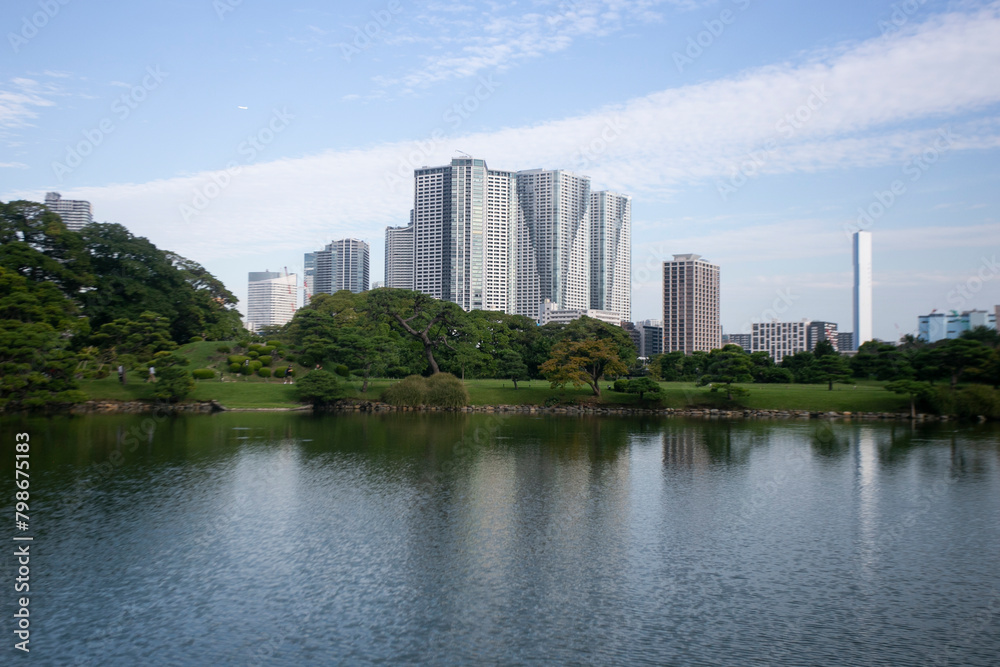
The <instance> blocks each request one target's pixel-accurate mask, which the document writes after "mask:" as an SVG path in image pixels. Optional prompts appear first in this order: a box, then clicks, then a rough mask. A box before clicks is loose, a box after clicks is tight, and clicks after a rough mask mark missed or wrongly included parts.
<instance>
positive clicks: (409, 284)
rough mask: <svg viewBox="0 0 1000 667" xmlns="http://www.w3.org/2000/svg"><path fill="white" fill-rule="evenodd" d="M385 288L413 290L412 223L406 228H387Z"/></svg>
mask: <svg viewBox="0 0 1000 667" xmlns="http://www.w3.org/2000/svg"><path fill="white" fill-rule="evenodd" d="M410 217H411V219H412V217H413V215H412V213H411V215H410ZM385 286H386V287H395V288H397V289H409V290H411V289H413V223H412V222H410V224H408V225H406V226H405V227H386V228H385Z"/></svg>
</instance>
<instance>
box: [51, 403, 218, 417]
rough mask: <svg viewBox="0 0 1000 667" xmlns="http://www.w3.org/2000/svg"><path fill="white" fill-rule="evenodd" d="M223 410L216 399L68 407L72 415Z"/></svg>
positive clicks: (190, 412)
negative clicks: (199, 401) (196, 401)
mask: <svg viewBox="0 0 1000 667" xmlns="http://www.w3.org/2000/svg"><path fill="white" fill-rule="evenodd" d="M221 410H225V408H224V407H222V406H221V405H219V403H218V401H205V402H201V403H160V402H150V401H86V402H84V403H77V404H76V405H74V406H72V407H71V408H70V412H71V413H72V414H74V415H90V414H113V413H115V414H137V415H138V414H150V413H154V414H160V415H176V414H206V413H212V412H219V411H221Z"/></svg>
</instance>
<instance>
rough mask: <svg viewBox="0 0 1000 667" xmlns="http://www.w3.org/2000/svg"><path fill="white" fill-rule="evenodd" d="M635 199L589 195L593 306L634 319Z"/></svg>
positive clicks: (624, 317) (610, 194)
mask: <svg viewBox="0 0 1000 667" xmlns="http://www.w3.org/2000/svg"><path fill="white" fill-rule="evenodd" d="M631 282H632V198H631V197H628V196H626V195H620V194H618V193H616V192H607V191H602V192H592V193H591V194H590V307H591V308H593V309H595V310H608V311H611V312H614V313H618V315H619V316H620V317H621V319H622V320H623V321H630V320H631V319H632V284H631Z"/></svg>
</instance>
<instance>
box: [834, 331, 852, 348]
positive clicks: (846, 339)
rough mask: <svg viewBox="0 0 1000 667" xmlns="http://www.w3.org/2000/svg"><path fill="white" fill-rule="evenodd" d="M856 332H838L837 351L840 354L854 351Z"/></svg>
mask: <svg viewBox="0 0 1000 667" xmlns="http://www.w3.org/2000/svg"><path fill="white" fill-rule="evenodd" d="M853 346H854V332H853V331H838V332H837V351H838V352H851V351H852V350H854V347H853Z"/></svg>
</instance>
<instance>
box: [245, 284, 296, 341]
mask: <svg viewBox="0 0 1000 667" xmlns="http://www.w3.org/2000/svg"><path fill="white" fill-rule="evenodd" d="M249 279H250V284H249V288H248V290H247V319H246V327H247V329H249V330H250V331H259V330H260V329H261V327H266V326H281V325H283V324H286V323H287V322H288V321H289V320H291V319H292V316H293V315H295V307H296V305H297V298H296V290H297V288H298V283H297V276H296V275H295V274H294V273H292V274H290V275H286V274H282V273H277V272H272V271H251V272H250V274H249Z"/></svg>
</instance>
